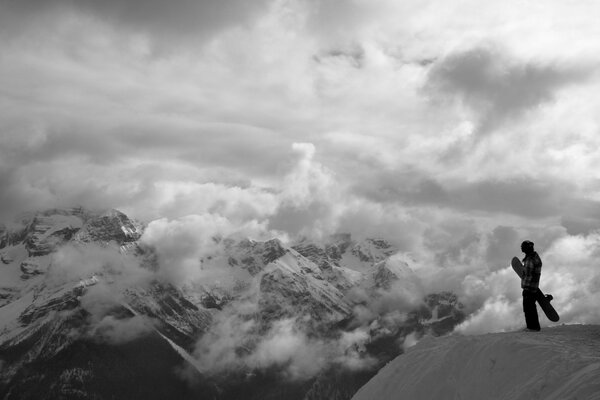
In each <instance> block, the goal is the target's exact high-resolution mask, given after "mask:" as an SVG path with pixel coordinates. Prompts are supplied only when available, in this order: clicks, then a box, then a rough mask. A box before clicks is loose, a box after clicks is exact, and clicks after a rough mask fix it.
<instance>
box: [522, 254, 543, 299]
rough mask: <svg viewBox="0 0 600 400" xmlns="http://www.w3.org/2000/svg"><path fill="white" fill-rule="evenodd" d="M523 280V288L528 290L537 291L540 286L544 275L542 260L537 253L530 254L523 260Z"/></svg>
mask: <svg viewBox="0 0 600 400" xmlns="http://www.w3.org/2000/svg"><path fill="white" fill-rule="evenodd" d="M523 267H524V268H523V278H522V279H521V288H523V289H527V290H537V289H538V288H539V285H540V276H541V275H542V260H541V259H540V256H539V255H538V253H536V252H535V251H534V252H533V253H531V254H528V255H526V256H525V258H524V259H523Z"/></svg>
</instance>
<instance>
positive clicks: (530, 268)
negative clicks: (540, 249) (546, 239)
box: [521, 240, 542, 332]
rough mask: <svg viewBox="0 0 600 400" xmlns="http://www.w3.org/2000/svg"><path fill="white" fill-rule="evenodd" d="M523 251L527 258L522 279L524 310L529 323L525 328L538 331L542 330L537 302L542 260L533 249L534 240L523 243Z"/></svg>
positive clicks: (524, 260) (526, 321)
mask: <svg viewBox="0 0 600 400" xmlns="http://www.w3.org/2000/svg"><path fill="white" fill-rule="evenodd" d="M521 251H522V252H523V253H525V258H524V259H523V267H524V268H523V278H522V279H521V288H522V289H523V312H524V313H525V323H526V324H527V328H526V329H525V330H526V331H535V332H537V331H539V330H540V321H539V319H538V313H537V308H536V307H535V302H536V299H537V297H538V295H539V284H540V275H541V274H542V260H541V259H540V256H539V255H538V253H536V252H535V250H534V249H533V242H530V241H529V240H526V241H524V242H523V243H521Z"/></svg>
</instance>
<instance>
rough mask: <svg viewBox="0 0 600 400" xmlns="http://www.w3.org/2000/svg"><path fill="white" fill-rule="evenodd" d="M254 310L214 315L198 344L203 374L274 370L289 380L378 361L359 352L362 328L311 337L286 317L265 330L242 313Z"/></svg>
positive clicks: (363, 339)
mask: <svg viewBox="0 0 600 400" xmlns="http://www.w3.org/2000/svg"><path fill="white" fill-rule="evenodd" d="M239 305H240V304H237V305H236V307H237V306H239ZM255 306H256V305H254V304H245V305H244V304H242V307H243V308H242V310H241V312H239V310H238V312H235V311H233V310H225V311H224V312H222V313H220V314H219V315H217V316H216V320H215V321H214V323H213V325H212V326H211V329H210V331H209V332H207V333H206V334H205V335H204V336H203V337H202V338H200V339H199V341H198V342H197V344H196V349H195V351H194V356H195V358H196V360H197V366H198V367H199V368H200V370H202V371H203V372H204V373H206V374H214V375H218V374H219V373H221V372H223V371H232V370H246V371H248V370H249V371H255V370H269V369H271V370H272V369H273V368H275V369H276V371H278V372H279V373H280V374H281V376H282V377H283V378H285V379H288V380H305V379H309V378H312V377H315V376H316V375H317V374H319V373H320V372H322V371H323V370H324V369H326V368H328V367H331V366H332V365H335V366H336V367H339V366H342V367H344V368H349V369H354V370H360V369H364V368H368V367H370V366H372V365H373V363H374V360H373V359H371V358H370V357H365V356H364V355H363V354H361V353H360V352H358V351H357V346H360V345H361V344H364V343H365V342H366V341H367V340H368V338H369V337H368V334H367V333H366V331H364V330H362V329H360V328H359V329H356V330H354V331H352V332H344V333H342V334H341V336H340V337H339V338H338V339H331V340H326V339H319V338H316V337H313V336H311V335H308V334H307V333H306V332H305V331H304V330H303V322H302V321H301V319H294V318H286V319H281V320H275V321H271V322H270V325H269V327H268V329H266V331H264V332H262V331H259V330H258V326H257V322H256V321H255V320H254V319H252V318H246V317H247V316H248V315H246V316H244V310H245V311H251V310H252V309H254V307H255Z"/></svg>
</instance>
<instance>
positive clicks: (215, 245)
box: [140, 213, 268, 284]
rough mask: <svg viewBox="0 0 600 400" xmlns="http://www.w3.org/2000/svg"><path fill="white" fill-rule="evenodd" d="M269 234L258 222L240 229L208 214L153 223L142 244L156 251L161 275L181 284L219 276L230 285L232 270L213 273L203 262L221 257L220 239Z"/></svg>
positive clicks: (224, 269) (260, 236) (227, 221)
mask: <svg viewBox="0 0 600 400" xmlns="http://www.w3.org/2000/svg"><path fill="white" fill-rule="evenodd" d="M267 234H268V231H267V230H266V227H265V225H264V224H261V223H259V222H258V221H256V220H251V221H249V222H245V223H243V224H240V225H237V224H235V223H232V222H231V221H230V220H228V219H227V218H225V217H223V216H220V215H218V214H208V213H207V214H202V215H188V216H185V217H182V218H179V219H176V220H168V219H166V218H162V219H158V220H154V221H152V222H150V224H148V227H147V228H146V230H145V231H144V234H143V236H142V238H141V239H140V241H141V243H143V244H144V245H147V246H150V247H152V248H153V249H154V250H155V251H156V255H157V256H158V261H159V265H160V269H159V271H158V274H159V275H161V276H163V277H164V278H166V279H168V280H170V281H172V282H174V283H177V284H182V283H185V282H193V281H197V280H199V279H204V278H208V277H211V276H212V279H211V280H215V279H218V277H219V276H220V277H221V278H222V279H224V280H227V281H230V280H232V279H234V277H233V276H232V272H233V271H230V269H229V268H223V267H222V266H217V267H216V270H213V269H210V268H209V267H208V266H205V265H204V264H203V258H204V257H205V256H212V255H214V254H217V253H218V250H219V249H220V247H221V246H220V244H219V243H220V238H223V237H227V236H231V235H237V236H238V237H241V238H244V237H250V238H264V237H265V235H267ZM205 268H209V270H206V269H205Z"/></svg>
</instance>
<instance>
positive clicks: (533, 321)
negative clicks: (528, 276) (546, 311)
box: [523, 290, 540, 331]
mask: <svg viewBox="0 0 600 400" xmlns="http://www.w3.org/2000/svg"><path fill="white" fill-rule="evenodd" d="M536 297H537V293H536V292H531V291H529V290H523V312H524V313H525V323H526V324H527V328H528V329H532V330H535V331H539V330H540V321H539V319H538V313H537V308H536V307H535V302H536Z"/></svg>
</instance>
